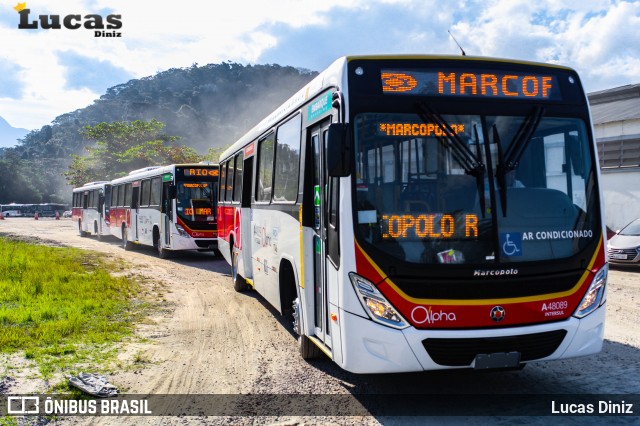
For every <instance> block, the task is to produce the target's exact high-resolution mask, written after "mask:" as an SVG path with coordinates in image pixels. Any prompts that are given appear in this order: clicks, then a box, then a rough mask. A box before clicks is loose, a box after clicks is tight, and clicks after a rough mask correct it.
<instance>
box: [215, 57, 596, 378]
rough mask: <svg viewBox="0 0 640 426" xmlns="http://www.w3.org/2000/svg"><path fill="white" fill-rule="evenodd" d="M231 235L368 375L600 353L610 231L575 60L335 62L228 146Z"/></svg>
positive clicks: (251, 279)
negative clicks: (562, 63) (606, 229)
mask: <svg viewBox="0 0 640 426" xmlns="http://www.w3.org/2000/svg"><path fill="white" fill-rule="evenodd" d="M218 222H219V229H220V233H219V247H220V251H221V252H222V254H223V255H224V257H225V259H226V260H227V261H228V262H229V263H230V265H231V273H232V277H233V281H234V287H235V289H236V290H238V291H244V290H246V289H247V288H249V287H251V288H254V289H255V290H256V291H258V292H259V293H260V294H261V295H262V296H263V297H264V298H265V299H266V300H267V301H268V302H269V303H271V304H272V305H273V306H274V307H276V308H277V309H278V310H279V311H280V312H281V313H283V314H284V315H287V316H290V318H292V321H293V328H294V330H295V332H296V333H297V334H298V335H299V339H298V341H299V345H300V353H301V355H302V357H304V358H312V357H316V356H318V355H320V354H321V353H324V354H326V355H327V356H328V357H330V358H331V359H333V361H335V362H336V363H337V364H338V365H340V366H341V367H342V368H344V369H346V370H348V371H352V372H356V373H389V372H403V371H419V370H433V369H446V368H475V369H493V368H520V367H522V366H524V365H525V364H526V363H528V362H531V361H540V360H554V359H561V358H569V357H578V356H583V355H589V354H593V353H597V352H598V351H600V350H601V347H602V342H603V332H604V318H605V306H606V303H605V301H606V291H605V289H606V281H607V259H606V256H605V252H604V247H605V244H606V240H605V238H606V236H605V234H604V232H603V229H604V227H603V217H602V206H601V195H600V185H599V169H598V160H597V155H596V150H595V139H594V136H593V132H592V125H591V118H590V115H589V106H588V103H587V98H586V96H585V92H584V90H583V88H582V85H581V83H580V79H579V77H578V75H577V74H576V72H575V71H574V70H572V69H569V68H566V67H562V66H557V65H547V64H538V63H531V62H522V61H510V60H502V59H491V58H472V57H438V56H360V57H359V56H354V57H345V58H341V59H339V60H337V61H336V62H335V63H333V64H332V65H331V66H330V67H329V68H328V69H327V70H325V71H324V72H322V73H321V74H320V75H319V76H317V77H316V78H315V79H314V80H313V81H312V82H310V83H309V84H308V85H307V86H305V87H304V88H302V89H301V90H300V91H299V92H298V93H296V94H295V95H294V96H292V97H291V98H290V99H289V100H288V101H286V102H285V103H284V104H283V105H282V106H281V107H280V108H278V109H277V110H275V111H274V112H273V113H272V114H270V115H269V116H268V117H267V118H265V119H264V120H263V121H261V122H260V123H259V124H258V125H257V126H256V127H254V128H253V129H252V130H250V131H249V132H248V133H247V134H246V135H244V136H243V137H242V138H241V139H239V140H238V141H237V142H236V143H234V144H233V145H232V146H231V147H230V148H229V149H228V150H226V151H225V152H224V153H223V154H222V155H221V157H220V191H219V205H218Z"/></svg>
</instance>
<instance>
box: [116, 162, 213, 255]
mask: <svg viewBox="0 0 640 426" xmlns="http://www.w3.org/2000/svg"><path fill="white" fill-rule="evenodd" d="M217 192H218V165H217V164H211V163H199V164H173V165H169V166H162V167H147V168H143V169H140V170H135V171H133V172H131V173H129V175H128V176H125V177H122V178H118V179H115V180H113V181H111V198H110V200H109V207H110V211H109V224H110V227H111V234H112V235H115V236H116V237H117V238H119V239H121V240H122V246H123V247H124V248H125V250H129V249H131V248H132V247H133V245H134V244H142V245H148V246H153V247H155V248H156V250H157V251H158V255H159V256H160V257H163V258H164V257H167V256H168V255H169V254H170V253H171V252H172V251H178V250H200V251H207V250H217V247H218V227H217V223H216V210H217V202H218V195H217Z"/></svg>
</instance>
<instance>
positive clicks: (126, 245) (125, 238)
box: [122, 226, 133, 250]
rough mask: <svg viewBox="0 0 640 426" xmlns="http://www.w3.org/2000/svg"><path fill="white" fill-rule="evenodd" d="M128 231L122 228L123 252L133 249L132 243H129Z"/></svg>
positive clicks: (124, 227)
mask: <svg viewBox="0 0 640 426" xmlns="http://www.w3.org/2000/svg"><path fill="white" fill-rule="evenodd" d="M128 234H129V231H128V230H127V227H126V226H123V227H122V248H123V249H125V250H131V249H132V248H133V243H132V242H131V241H129V235H128Z"/></svg>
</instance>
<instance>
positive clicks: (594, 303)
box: [573, 265, 609, 318]
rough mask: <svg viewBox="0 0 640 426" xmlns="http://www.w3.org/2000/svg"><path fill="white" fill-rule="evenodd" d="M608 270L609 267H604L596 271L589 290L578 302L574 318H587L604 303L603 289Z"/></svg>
mask: <svg viewBox="0 0 640 426" xmlns="http://www.w3.org/2000/svg"><path fill="white" fill-rule="evenodd" d="M608 269H609V267H608V266H607V265H604V266H603V267H602V269H600V270H599V271H598V273H597V274H596V276H595V278H594V279H593V281H592V282H591V285H590V286H589V290H587V293H586V294H585V295H584V297H583V298H582V301H580V305H579V306H578V309H576V311H575V312H574V314H573V316H574V317H576V318H582V317H584V316H587V315H589V314H590V313H591V312H593V311H595V310H596V309H597V308H598V307H599V306H601V305H602V304H603V303H604V302H605V300H606V298H605V288H606V286H607V272H608Z"/></svg>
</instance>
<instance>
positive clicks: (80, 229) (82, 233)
mask: <svg viewBox="0 0 640 426" xmlns="http://www.w3.org/2000/svg"><path fill="white" fill-rule="evenodd" d="M78 232H79V233H80V236H81V237H86V236H87V233H86V232H85V231H83V230H82V221H81V220H79V221H78Z"/></svg>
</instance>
